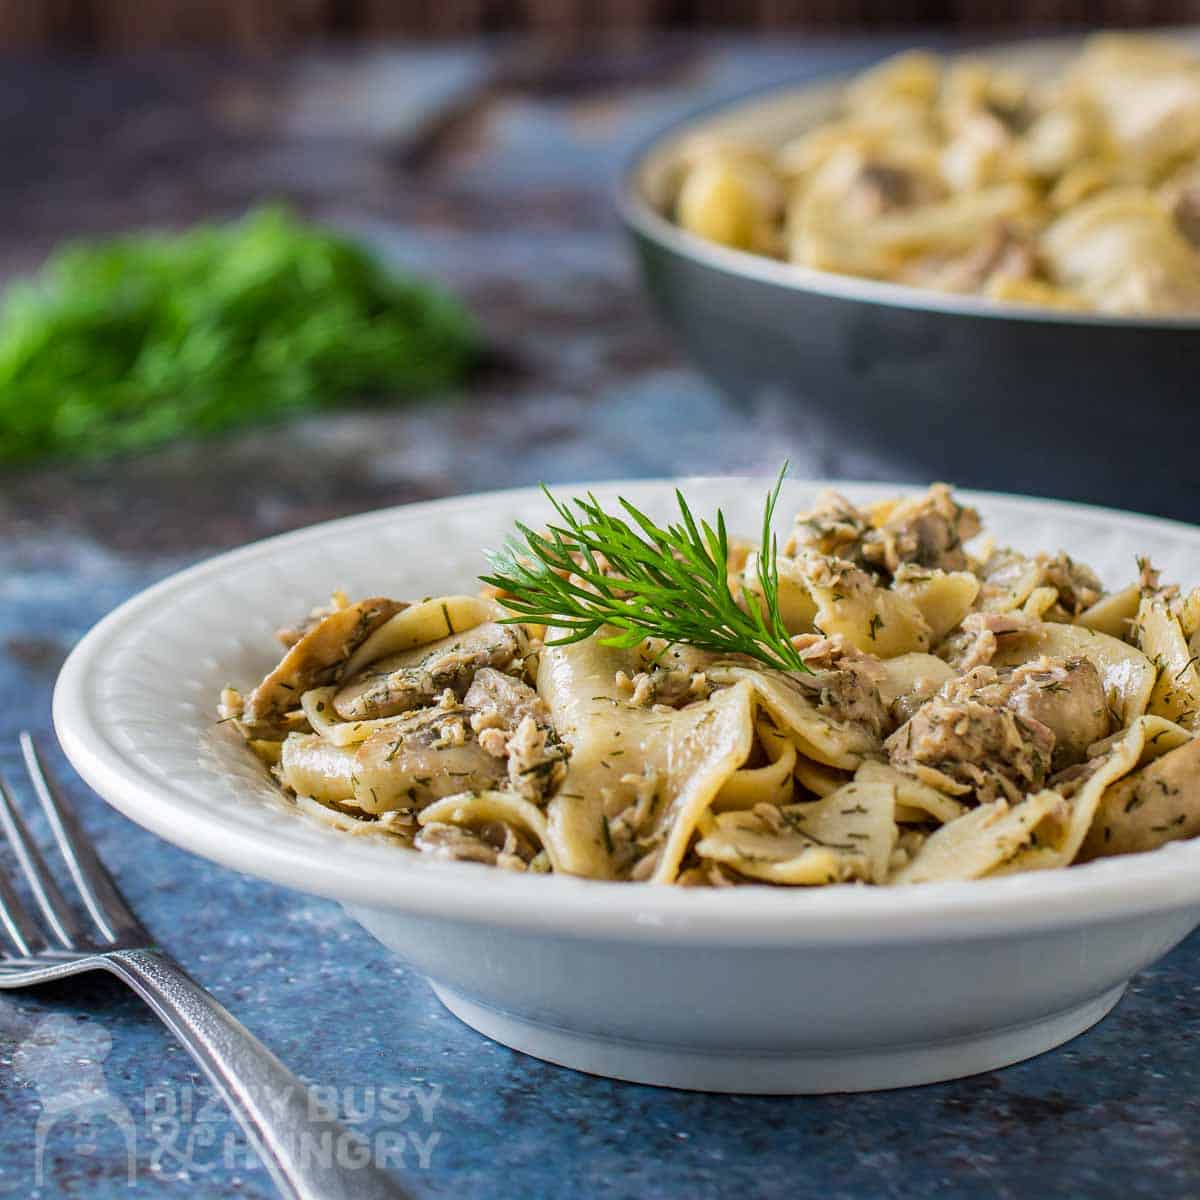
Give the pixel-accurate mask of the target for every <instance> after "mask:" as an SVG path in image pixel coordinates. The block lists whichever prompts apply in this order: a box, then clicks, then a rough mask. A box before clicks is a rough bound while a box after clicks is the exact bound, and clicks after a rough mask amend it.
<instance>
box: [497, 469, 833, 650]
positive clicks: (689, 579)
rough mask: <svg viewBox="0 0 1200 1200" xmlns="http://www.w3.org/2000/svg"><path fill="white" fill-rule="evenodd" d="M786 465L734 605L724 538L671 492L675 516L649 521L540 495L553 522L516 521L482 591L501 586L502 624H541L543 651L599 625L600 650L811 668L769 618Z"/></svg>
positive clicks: (719, 527) (718, 524)
mask: <svg viewBox="0 0 1200 1200" xmlns="http://www.w3.org/2000/svg"><path fill="white" fill-rule="evenodd" d="M786 472H787V463H784V465H783V468H782V469H781V470H780V472H779V477H778V479H776V481H775V485H774V487H773V488H772V489H771V490H770V491H769V492H768V494H767V500H766V504H765V505H764V508H763V519H762V537H761V543H760V546H759V552H758V564H757V568H758V569H757V574H758V586H759V589H760V594H759V595H756V596H749V595H748V596H747V597H746V606H745V607H742V606H741V605H739V604H738V602H737V600H736V598H735V597H734V595H733V592H732V591H731V590H730V587H729V580H728V562H729V535H728V532H727V530H726V528H725V516H724V514H723V513H722V512H721V510H720V509H718V510H717V514H716V519H715V525H713V524H710V523H709V522H708V521H698V520H697V519H696V517H695V516H694V515H693V514H692V510H691V508H690V507H689V506H688V503H687V501H686V500H685V499H684V496H683V493H682V492H680V491H678V490H676V492H675V499H676V502H677V504H678V506H679V515H680V518H681V519H680V521H679V522H678V523H676V524H669V525H658V524H656V523H655V522H654V521H652V520H651V519H650V517H648V516H647V515H646V514H645V513H644V512H642V511H641V510H640V509H638V508H637V507H635V506H634V505H633V504H631V503H630V502H629V501H628V500H626V499H624V498H623V497H622V498H618V500H617V503H618V505H619V506H620V508H621V509H622V510H623V514H624V515H622V514H621V513H615V512H606V511H605V510H604V508H603V507H602V506H601V505H600V502H599V501H598V500H597V499H596V497H595V496H594V495H593V494H592V493H590V492H589V493H588V494H587V496H584V497H580V496H576V497H574V498H573V499H571V500H569V501H563V500H559V499H558V498H557V497H555V496H554V495H553V494H552V493H551V492H550V490H549V488H547V487H546V486H545V485H544V484H543V485H542V491H543V492H544V493H545V495H546V498H547V499H548V500H549V501H550V503H551V505H553V507H554V511H555V513H556V514H557V516H558V521H557V522H555V523H553V524H551V525H549V526H548V528H547V530H546V532H545V533H538V532H537V531H536V530H533V529H531V528H529V526H527V525H524V524H522V523H520V522H518V523H517V530H518V532H519V533H520V535H521V537H522V538H523V539H524V542H523V543H522V542H521V541H519V540H517V539H515V538H514V539H510V540H509V542H508V543H507V544H506V545H505V546H504V547H503V548H502V549H500V550H498V551H494V552H492V553H490V554H489V555H488V561H489V563H490V564H491V567H492V573H491V574H490V575H484V576H481V578H482V581H483V582H484V583H485V584H489V585H490V586H492V587H494V588H497V589H499V591H500V593H501V596H500V603H501V604H503V605H504V606H505V607H506V608H507V609H508V610H509V611H510V612H511V613H513V614H514V615H513V616H512V617H510V618H508V619H509V620H511V621H530V622H535V623H537V624H539V625H551V626H554V627H555V628H556V629H558V630H560V631H561V634H560V636H558V637H555V638H553V639H551V642H550V644H552V645H562V644H566V643H570V642H579V641H582V640H583V639H584V638H588V637H591V636H593V635H594V634H596V633H599V632H600V631H601V630H602V629H605V628H607V629H609V630H611V631H612V632H610V633H608V634H607V635H606V636H605V637H603V638H601V641H602V642H603V643H604V645H606V646H619V647H624V648H629V647H632V646H635V645H637V644H638V643H639V642H640V641H642V640H643V639H644V638H647V637H657V638H663V639H665V640H666V641H667V642H668V643H682V644H685V645H689V646H696V647H697V648H699V649H701V650H711V651H714V652H716V653H718V654H744V655H747V656H748V657H751V658H755V659H758V660H759V661H760V662H763V663H766V664H767V665H768V666H771V667H776V668H778V669H779V670H783V671H804V672H806V673H811V672H809V668H808V667H806V666H805V664H804V660H803V659H802V658H801V657H800V653H799V651H798V650H797V649H796V647H795V646H793V645H792V642H791V638H790V637H789V635H788V632H787V629H786V627H785V626H784V624H783V619H782V617H781V616H780V612H779V564H778V547H777V542H776V538H775V535H774V533H773V532H772V530H771V522H772V519H773V517H774V514H775V505H776V502H777V501H778V499H779V491H780V488H781V487H782V486H783V477H784V475H785V474H786Z"/></svg>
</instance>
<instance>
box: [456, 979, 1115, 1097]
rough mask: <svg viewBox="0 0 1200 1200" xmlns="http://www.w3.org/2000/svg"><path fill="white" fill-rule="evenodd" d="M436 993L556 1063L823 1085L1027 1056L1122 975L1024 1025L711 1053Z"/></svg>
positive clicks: (872, 1081) (922, 1078) (1077, 1021)
mask: <svg viewBox="0 0 1200 1200" xmlns="http://www.w3.org/2000/svg"><path fill="white" fill-rule="evenodd" d="M432 987H433V991H434V994H435V995H436V996H437V998H438V999H439V1000H440V1001H441V1002H442V1003H443V1004H444V1005H445V1006H446V1007H447V1008H448V1009H449V1010H450V1011H451V1012H452V1013H453V1014H454V1015H455V1016H456V1017H457V1018H458V1019H459V1020H460V1021H462V1022H463V1023H464V1024H466V1025H469V1026H470V1027H471V1028H472V1029H474V1030H477V1031H478V1032H479V1033H482V1034H484V1036H486V1037H489V1038H491V1039H492V1040H493V1041H497V1042H500V1043H501V1044H502V1045H505V1046H509V1047H511V1048H512V1049H513V1050H520V1051H522V1052H523V1053H525V1054H531V1055H533V1056H534V1057H535V1058H540V1059H544V1060H545V1061H546V1062H551V1063H555V1064H556V1065H558V1066H563V1067H571V1068H573V1069H574V1070H576V1071H585V1072H586V1073H587V1074H589V1075H601V1076H604V1077H605V1078H608V1079H622V1080H626V1081H628V1082H630V1083H646V1084H652V1085H654V1086H656V1087H671V1088H684V1089H687V1090H689V1091H698V1092H731V1093H743V1094H751V1095H820V1094H823V1093H827V1092H868V1091H879V1090H883V1089H885V1088H900V1087H913V1086H915V1085H918V1084H923V1083H941V1082H944V1081H946V1080H949V1079H960V1078H962V1077H963V1076H965V1075H975V1074H978V1073H979V1072H981V1071H992V1070H995V1069H997V1068H999V1067H1007V1066H1010V1065H1011V1064H1012V1063H1016V1062H1021V1061H1022V1060H1023V1059H1026V1058H1032V1057H1033V1056H1034V1055H1035V1054H1042V1053H1044V1052H1045V1051H1047V1050H1052V1049H1054V1047H1055V1046H1061V1045H1062V1044H1063V1042H1067V1041H1070V1039H1071V1038H1073V1037H1076V1036H1077V1035H1079V1034H1081V1033H1083V1031H1084V1030H1085V1029H1089V1028H1091V1026H1093V1025H1094V1024H1096V1022H1097V1021H1099V1020H1100V1019H1101V1018H1103V1017H1104V1016H1106V1015H1107V1013H1108V1012H1109V1011H1110V1010H1111V1009H1112V1008H1113V1006H1114V1005H1115V1004H1116V1003H1117V1001H1118V1000H1119V999H1120V998H1121V995H1122V993H1123V992H1124V991H1125V984H1121V985H1120V986H1119V987H1116V988H1113V989H1112V990H1111V991H1108V992H1105V993H1104V994H1103V995H1102V996H1099V997H1097V998H1096V999H1094V1000H1089V1001H1087V1002H1086V1003H1085V1004H1080V1005H1079V1006H1077V1007H1075V1008H1069V1009H1066V1010H1065V1011H1063V1012H1059V1013H1054V1014H1053V1015H1052V1016H1049V1017H1045V1018H1043V1019H1042V1020H1040V1021H1034V1022H1031V1023H1030V1024H1028V1025H1019V1026H1011V1027H1009V1028H1007V1029H1001V1030H997V1031H994V1032H991V1033H987V1034H982V1035H980V1036H978V1037H968V1038H959V1039H955V1040H954V1041H945V1042H933V1043H930V1044H927V1045H913V1046H903V1047H895V1048H885V1049H876V1050H868V1051H858V1052H846V1053H835V1054H829V1055H818V1054H764V1053H760V1052H754V1051H745V1052H738V1051H731V1052H728V1053H724V1054H710V1053H706V1052H703V1051H699V1050H693V1049H690V1048H687V1047H674V1046H662V1045H654V1044H649V1043H641V1042H625V1041H617V1040H615V1039H611V1038H606V1037H598V1036H596V1035H593V1034H586V1033H575V1032H572V1031H570V1030H567V1029H561V1028H559V1027H557V1026H553V1025H539V1024H537V1023H535V1022H532V1021H527V1020H525V1019H524V1018H522V1017H516V1016H512V1015H510V1014H509V1013H503V1012H500V1011H498V1010H497V1009H494V1008H489V1007H488V1006H487V1005H484V1004H479V1003H477V1002H476V1001H474V1000H468V999H467V998H466V997H465V996H462V995H460V994H459V993H458V992H454V991H451V990H450V989H449V988H445V987H441V986H439V985H437V984H433V985H432Z"/></svg>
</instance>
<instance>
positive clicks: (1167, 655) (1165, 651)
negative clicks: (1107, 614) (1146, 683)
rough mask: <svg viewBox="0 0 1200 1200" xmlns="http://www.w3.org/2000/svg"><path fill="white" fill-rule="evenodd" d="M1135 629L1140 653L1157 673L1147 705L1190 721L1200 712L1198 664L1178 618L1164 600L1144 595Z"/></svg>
mask: <svg viewBox="0 0 1200 1200" xmlns="http://www.w3.org/2000/svg"><path fill="white" fill-rule="evenodd" d="M1136 629H1137V631H1138V637H1139V641H1140V644H1141V647H1142V653H1143V654H1145V655H1146V657H1147V658H1149V660H1150V661H1151V663H1153V665H1154V669H1155V671H1156V673H1157V674H1156V678H1155V681H1154V690H1153V691H1152V692H1151V693H1150V699H1149V701H1148V703H1147V706H1146V707H1147V709H1148V710H1149V711H1150V712H1151V713H1153V714H1155V715H1156V716H1159V717H1166V718H1167V719H1168V720H1170V721H1179V722H1189V723H1191V722H1194V721H1195V720H1196V718H1197V717H1198V716H1200V664H1198V663H1197V659H1196V656H1195V655H1194V654H1193V653H1192V652H1191V649H1190V648H1189V646H1188V644H1187V641H1186V640H1185V639H1184V636H1183V628H1182V626H1181V625H1180V623H1179V619H1178V618H1177V617H1176V616H1175V614H1174V613H1173V612H1171V610H1170V609H1169V608H1168V607H1167V604H1166V601H1165V600H1162V599H1159V598H1158V597H1147V598H1146V599H1145V600H1143V601H1142V603H1141V605H1140V606H1139V608H1138V614H1137V624H1136Z"/></svg>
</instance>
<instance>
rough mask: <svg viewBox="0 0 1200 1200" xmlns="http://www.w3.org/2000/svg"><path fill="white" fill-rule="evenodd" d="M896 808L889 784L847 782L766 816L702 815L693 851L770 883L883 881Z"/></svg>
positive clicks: (748, 875)
mask: <svg viewBox="0 0 1200 1200" xmlns="http://www.w3.org/2000/svg"><path fill="white" fill-rule="evenodd" d="M894 807H895V790H894V789H893V788H892V786H891V785H890V784H886V783H857V782H855V783H848V784H846V785H845V786H843V787H841V788H839V789H838V790H837V791H836V792H833V793H831V794H830V795H828V796H826V797H825V798H824V799H822V800H813V801H811V802H809V803H807V804H792V805H788V806H786V807H785V808H782V809H779V810H778V816H777V817H774V818H771V819H768V818H766V817H764V816H763V815H761V814H760V813H756V812H732V813H724V814H721V815H719V816H716V817H707V818H706V819H705V820H704V821H703V822H702V832H703V833H704V837H703V838H702V839H701V840H700V841H699V842H698V843H697V845H696V853H697V854H698V855H699V856H700V857H701V858H707V859H711V860H712V861H714V862H719V863H723V864H724V865H725V866H728V867H732V868H733V869H734V870H735V871H737V872H738V873H739V874H741V875H745V876H747V877H749V878H751V879H761V880H764V881H766V882H769V883H784V884H793V885H797V884H807V885H813V884H824V883H834V882H837V881H838V880H843V879H863V880H868V881H870V882H873V883H882V882H883V880H884V878H885V877H886V875H887V868H888V861H889V859H890V857H891V853H892V848H893V847H894V846H895V843H896V823H895V821H894V820H893V810H894Z"/></svg>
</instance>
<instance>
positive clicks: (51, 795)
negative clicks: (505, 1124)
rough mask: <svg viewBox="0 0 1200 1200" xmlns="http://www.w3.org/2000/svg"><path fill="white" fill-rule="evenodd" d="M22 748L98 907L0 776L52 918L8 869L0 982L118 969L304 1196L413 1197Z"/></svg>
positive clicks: (0, 823) (5, 810) (0, 917)
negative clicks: (331, 1111)
mask: <svg viewBox="0 0 1200 1200" xmlns="http://www.w3.org/2000/svg"><path fill="white" fill-rule="evenodd" d="M20 744H21V755H22V757H23V759H24V760H25V767H26V770H27V771H28V772H29V778H30V781H31V782H32V784H33V789H34V791H35V792H36V794H37V797H38V800H39V801H40V802H41V805H42V808H43V809H44V810H45V814H46V820H47V821H48V822H49V825H50V829H51V831H52V833H53V835H54V840H55V842H56V843H57V844H58V848H59V850H60V851H61V852H62V856H63V858H64V859H65V860H66V865H67V871H68V873H69V874H70V876H71V880H72V881H73V883H74V885H75V889H76V890H77V891H78V893H79V899H80V900H81V901H82V907H83V909H84V910H85V911H86V915H85V913H83V912H80V911H78V910H77V909H76V908H73V907H72V906H71V905H70V904H68V903H67V900H66V897H65V896H64V895H63V893H62V891H61V890H60V889H59V887H58V884H56V883H55V881H54V877H53V875H52V874H51V873H50V871H49V869H48V868H47V866H46V862H45V860H44V859H43V857H42V855H41V852H40V851H39V850H38V847H37V845H36V843H35V842H34V840H33V839H32V838H31V837H30V836H29V830H28V828H27V827H26V825H25V822H24V821H23V820H22V818H21V814H20V811H19V810H18V809H17V807H16V805H15V804H14V803H13V798H12V793H11V792H10V791H9V789H8V787H7V786H6V784H5V782H4V780H3V778H0V831H2V832H3V834H4V836H5V837H6V838H7V839H8V841H9V843H10V844H11V846H12V849H13V853H14V855H15V856H16V859H17V863H18V865H19V866H20V869H21V874H22V875H23V876H24V877H25V882H26V883H27V884H28V887H29V892H30V894H31V895H32V896H33V899H34V902H35V903H36V906H37V908H38V909H39V910H40V912H41V916H42V921H41V922H39V921H38V920H37V919H36V918H35V917H34V916H33V914H32V913H31V912H30V911H29V908H28V907H27V906H26V905H25V903H24V901H22V900H21V898H20V896H19V895H18V893H17V890H16V888H14V887H13V884H12V882H11V881H10V880H8V879H7V878H5V875H4V872H3V871H2V870H0V929H2V933H3V935H4V937H5V938H6V939H7V943H8V945H7V946H2V947H0V988H21V987H29V986H31V985H33V984H37V983H45V982H47V981H49V980H51V979H61V978H63V977H64V976H67V975H77V974H80V973H82V972H84V971H97V970H103V971H110V972H111V973H112V974H114V975H116V976H117V977H118V978H119V979H123V980H124V981H125V982H126V983H127V984H129V986H130V987H131V988H133V990H134V991H135V992H137V994H138V995H139V996H141V997H142V999H143V1000H145V1001H146V1003H147V1004H149V1005H150V1007H151V1008H152V1009H153V1010H154V1011H155V1013H157V1015H158V1016H159V1018H160V1019H161V1020H162V1021H163V1023H164V1024H165V1025H166V1026H167V1028H168V1029H170V1030H171V1032H172V1033H173V1034H174V1035H175V1036H176V1037H177V1038H178V1039H179V1041H180V1042H181V1043H182V1044H183V1046H184V1048H185V1049H186V1050H187V1051H188V1052H189V1053H190V1054H191V1056H192V1057H193V1058H194V1059H195V1060H196V1062H197V1064H198V1065H199V1066H200V1068H201V1070H202V1071H203V1072H204V1074H205V1075H206V1076H207V1077H208V1079H209V1081H210V1082H211V1083H212V1085H213V1087H214V1088H216V1090H217V1091H218V1093H219V1094H220V1095H221V1097H222V1099H224V1101H225V1103H226V1104H227V1105H228V1106H229V1107H230V1109H231V1110H232V1111H233V1115H234V1116H235V1117H236V1118H237V1120H238V1123H239V1124H240V1125H241V1126H242V1128H243V1129H244V1130H245V1131H246V1134H247V1136H248V1137H249V1138H250V1140H251V1143H252V1144H253V1145H254V1147H255V1148H256V1149H257V1150H258V1152H259V1155H260V1157H261V1158H262V1160H263V1163H264V1165H265V1166H266V1168H267V1170H268V1171H269V1172H270V1174H271V1178H272V1179H273V1180H274V1182H275V1184H276V1186H277V1187H278V1188H279V1190H280V1192H281V1193H282V1194H283V1195H284V1196H287V1197H294V1198H295V1200H383V1198H384V1197H387V1198H388V1200H396V1198H397V1197H404V1196H406V1195H407V1193H405V1192H404V1191H402V1190H401V1189H400V1188H399V1187H398V1186H397V1185H396V1184H395V1183H394V1182H393V1181H392V1180H391V1179H390V1178H389V1177H388V1176H387V1175H385V1174H383V1172H381V1171H378V1170H376V1169H375V1167H374V1166H371V1165H369V1164H366V1160H364V1159H363V1157H362V1154H363V1150H364V1148H363V1147H362V1145H361V1140H360V1139H358V1138H357V1135H355V1134H351V1133H349V1132H348V1131H346V1130H345V1129H344V1128H343V1127H342V1126H341V1125H339V1124H337V1123H336V1122H334V1121H332V1120H327V1119H325V1118H324V1114H323V1112H322V1110H321V1108H320V1106H313V1105H311V1104H310V1098H309V1093H308V1088H307V1087H306V1085H305V1084H304V1083H303V1082H302V1081H301V1080H300V1079H298V1078H297V1077H296V1076H295V1075H293V1074H292V1073H291V1071H289V1070H288V1069H287V1067H285V1066H284V1065H283V1063H281V1062H280V1061H279V1059H277V1058H276V1057H275V1055H274V1054H272V1053H271V1051H270V1050H268V1049H267V1048H266V1046H264V1045H263V1044H262V1043H261V1042H260V1041H259V1040H258V1039H257V1038H256V1037H255V1036H254V1035H253V1034H252V1033H250V1031H249V1030H248V1029H246V1028H245V1026H243V1025H242V1024H241V1023H240V1022H239V1021H237V1020H235V1019H234V1017H233V1016H232V1015H231V1014H230V1013H229V1012H228V1011H227V1010H226V1009H225V1008H224V1007H223V1006H222V1005H221V1004H219V1003H218V1002H217V1001H216V1000H215V999H213V997H212V996H210V995H209V994H208V993H207V992H206V991H205V990H204V989H203V988H202V987H201V986H200V985H199V984H198V983H196V981H195V980H194V979H192V978H191V976H190V975H188V974H187V972H186V971H184V969H183V968H182V967H181V966H179V964H178V963H176V962H175V961H174V960H173V959H172V958H170V957H169V956H168V955H167V954H165V953H164V952H163V951H162V950H161V949H160V948H159V947H158V946H157V945H156V944H155V942H154V939H153V938H152V937H151V936H150V935H149V934H148V933H147V932H146V930H145V929H144V928H143V926H142V924H141V922H140V921H139V920H138V919H137V917H135V916H134V915H133V912H132V911H131V910H130V908H129V905H128V904H127V903H126V902H125V899H124V897H123V896H122V895H121V893H120V891H118V889H117V885H116V884H115V883H114V882H113V879H112V876H111V875H109V873H108V871H107V870H106V869H105V867H104V865H103V864H102V863H101V862H100V859H99V858H98V857H97V855H96V852H95V851H94V850H93V849H92V846H91V843H90V842H89V841H88V839H87V835H86V834H85V833H84V832H83V829H82V827H81V826H80V824H79V821H78V819H77V818H76V816H75V813H74V812H73V811H72V809H71V807H70V806H69V805H68V804H67V802H66V800H65V799H64V797H63V795H62V793H61V792H60V791H59V789H58V788H57V787H56V786H55V785H54V783H53V782H52V780H51V778H50V775H49V774H48V772H47V770H46V767H45V764H44V762H43V761H42V757H41V755H40V753H39V752H38V748H37V746H36V744H35V743H34V740H33V738H32V737H31V736H30V735H29V734H28V733H24V732H23V733H22V734H21V735H20ZM355 1142H358V1143H359V1144H358V1145H356V1146H355V1147H354V1148H355V1151H356V1153H355V1154H354V1155H353V1156H351V1155H349V1154H346V1153H344V1152H343V1154H342V1155H341V1156H339V1155H338V1154H337V1153H336V1150H337V1148H338V1147H346V1146H348V1145H353V1144H354V1143H355ZM326 1147H329V1148H330V1150H331V1151H334V1152H330V1151H327V1150H326ZM339 1157H341V1158H345V1159H349V1158H353V1160H354V1161H353V1164H349V1163H347V1164H346V1165H340V1164H339V1161H338V1159H339ZM367 1158H368V1159H369V1155H368V1156H367ZM359 1162H364V1164H365V1165H361V1166H359V1165H358V1163H359Z"/></svg>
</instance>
